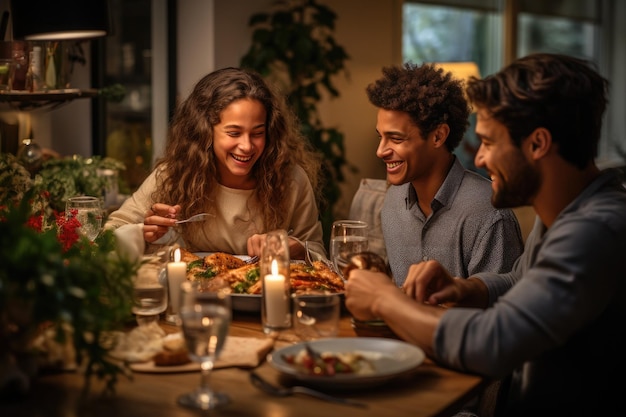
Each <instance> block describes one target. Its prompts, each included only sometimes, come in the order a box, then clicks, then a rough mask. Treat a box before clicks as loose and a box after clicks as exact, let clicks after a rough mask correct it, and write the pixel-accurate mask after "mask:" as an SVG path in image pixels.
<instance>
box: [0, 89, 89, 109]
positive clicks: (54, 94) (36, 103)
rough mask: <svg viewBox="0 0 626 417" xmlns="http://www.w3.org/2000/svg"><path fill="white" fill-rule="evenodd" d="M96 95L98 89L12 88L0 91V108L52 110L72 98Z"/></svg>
mask: <svg viewBox="0 0 626 417" xmlns="http://www.w3.org/2000/svg"><path fill="white" fill-rule="evenodd" d="M97 96H98V90H96V89H88V90H79V89H77V88H69V89H64V90H49V91H46V92H41V93H31V92H28V91H19V90H14V91H10V92H7V93H0V110H17V111H30V110H39V109H45V110H52V109H56V108H57V107H59V106H62V105H63V104H66V103H69V102H70V101H72V100H76V99H79V98H93V97H97Z"/></svg>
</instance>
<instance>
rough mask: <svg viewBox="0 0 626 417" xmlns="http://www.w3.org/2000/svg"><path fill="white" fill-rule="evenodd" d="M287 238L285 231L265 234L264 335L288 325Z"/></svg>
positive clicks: (262, 266) (262, 267) (261, 262)
mask: <svg viewBox="0 0 626 417" xmlns="http://www.w3.org/2000/svg"><path fill="white" fill-rule="evenodd" d="M289 263H290V258H289V239H288V236H287V232H286V231H285V230H275V231H272V232H269V233H267V235H266V237H265V241H264V242H263V248H262V250H261V259H260V260H259V267H260V276H261V279H262V285H263V289H262V296H261V322H262V324H263V331H264V332H265V333H266V334H270V333H273V332H275V331H281V330H285V329H288V328H290V327H291V285H290V282H289V276H290V266H289Z"/></svg>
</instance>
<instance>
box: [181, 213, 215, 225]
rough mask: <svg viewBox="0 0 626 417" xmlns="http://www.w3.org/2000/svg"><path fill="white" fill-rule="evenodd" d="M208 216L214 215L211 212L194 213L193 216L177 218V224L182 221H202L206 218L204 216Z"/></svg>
mask: <svg viewBox="0 0 626 417" xmlns="http://www.w3.org/2000/svg"><path fill="white" fill-rule="evenodd" d="M206 216H212V214H211V213H198V214H194V215H193V216H191V217H190V218H188V219H185V220H177V221H176V224H181V223H192V222H201V221H203V220H204V218H205V217H206Z"/></svg>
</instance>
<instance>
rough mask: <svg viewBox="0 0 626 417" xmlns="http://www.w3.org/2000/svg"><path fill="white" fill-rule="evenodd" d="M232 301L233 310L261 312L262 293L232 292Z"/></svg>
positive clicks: (294, 261)
mask: <svg viewBox="0 0 626 417" xmlns="http://www.w3.org/2000/svg"><path fill="white" fill-rule="evenodd" d="M212 253H213V252H194V254H195V255H197V256H199V257H201V258H204V257H206V256H209V255H211V254H212ZM234 256H236V257H237V258H239V259H241V260H243V261H248V260H249V259H250V256H248V255H234ZM291 262H292V263H304V261H303V260H292V261H291ZM338 294H340V295H341V299H342V306H343V293H338ZM231 301H232V308H233V311H237V312H243V313H260V312H261V294H240V293H231Z"/></svg>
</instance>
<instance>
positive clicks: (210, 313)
mask: <svg viewBox="0 0 626 417" xmlns="http://www.w3.org/2000/svg"><path fill="white" fill-rule="evenodd" d="M202 285H203V284H202V282H201V281H186V282H183V283H182V285H181V287H180V297H181V298H180V311H179V317H180V322H181V323H180V324H181V326H182V329H183V335H184V337H185V343H186V344H187V350H188V351H189V357H190V358H191V359H192V360H193V361H195V362H198V363H200V370H201V380H200V385H199V386H198V387H197V388H196V389H195V390H194V391H192V392H189V393H187V394H183V395H181V396H180V397H178V404H180V405H183V406H185V407H189V408H194V409H200V410H212V409H214V408H218V407H221V406H223V405H226V404H228V403H229V402H230V398H229V396H228V395H226V394H224V393H221V392H217V391H214V390H212V389H211V388H210V386H209V377H210V375H211V371H212V370H213V365H214V363H215V361H216V360H217V358H218V357H219V355H220V353H221V351H222V349H223V347H224V343H225V342H226V338H227V337H228V329H229V326H230V322H231V320H232V311H231V300H230V294H229V293H228V292H226V291H208V290H206V291H205V290H204V289H203V288H202Z"/></svg>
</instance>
